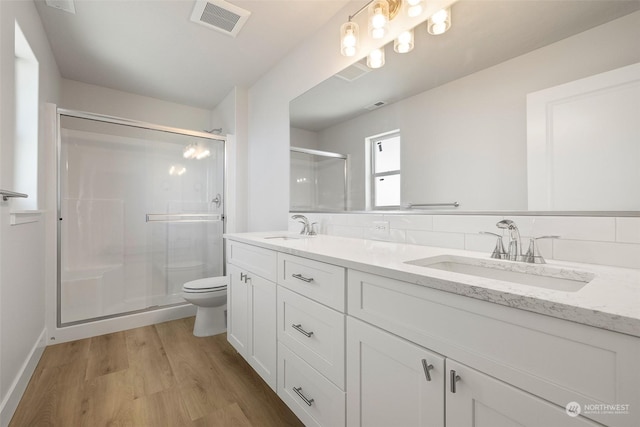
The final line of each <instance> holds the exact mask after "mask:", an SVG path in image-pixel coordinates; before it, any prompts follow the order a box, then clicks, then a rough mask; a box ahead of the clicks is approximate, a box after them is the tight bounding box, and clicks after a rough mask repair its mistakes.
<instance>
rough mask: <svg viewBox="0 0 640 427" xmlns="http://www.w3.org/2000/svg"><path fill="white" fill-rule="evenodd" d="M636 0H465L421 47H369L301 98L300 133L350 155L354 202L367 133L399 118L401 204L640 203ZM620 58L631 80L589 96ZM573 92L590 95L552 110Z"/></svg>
mask: <svg viewBox="0 0 640 427" xmlns="http://www.w3.org/2000/svg"><path fill="white" fill-rule="evenodd" d="M639 9H640V3H638V2H636V1H590V2H583V1H526V2H518V1H477V0H474V1H465V0H461V1H458V2H457V3H455V4H454V5H453V6H452V27H451V29H450V30H449V31H448V32H446V33H445V34H443V35H440V36H431V35H429V34H428V33H427V31H426V25H425V24H421V25H419V26H417V27H416V28H415V29H414V31H415V48H414V50H413V51H411V52H409V53H407V54H397V53H395V52H394V51H393V43H390V45H387V46H386V47H385V53H386V64H385V65H384V66H383V67H382V68H379V69H375V70H370V69H368V68H367V67H366V66H365V65H363V64H364V60H361V61H359V62H357V63H355V64H354V65H352V66H350V67H348V68H347V69H345V70H343V71H341V72H340V73H338V74H337V75H335V76H333V77H330V78H329V79H327V80H326V81H324V82H322V83H321V84H319V85H318V86H316V87H314V88H312V89H310V90H309V91H308V92H306V93H304V94H302V95H301V96H300V97H298V98H296V99H294V100H293V101H292V102H291V105H290V122H291V123H290V124H291V141H290V142H291V145H292V146H299V147H305V148H310V149H316V150H322V151H328V152H335V153H342V154H346V155H348V158H349V166H348V168H349V185H348V206H349V209H350V210H354V211H363V210H371V209H375V206H372V203H371V200H372V199H374V198H375V197H374V196H372V193H371V192H372V188H375V182H373V181H372V171H371V166H370V163H371V146H370V143H371V140H372V138H373V137H376V136H380V135H383V134H385V133H388V132H392V131H399V133H400V135H401V197H400V198H401V204H400V206H390V207H389V208H391V209H406V208H408V207H409V206H411V205H414V209H415V207H416V206H415V205H418V204H426V205H430V206H426V208H427V209H428V210H429V211H432V210H437V211H438V212H441V211H443V210H444V211H463V212H479V211H482V212H485V211H487V212H488V211H491V212H496V211H536V212H542V211H555V212H558V211H564V212H576V213H577V212H587V211H589V212H597V211H601V212H604V211H606V212H613V211H616V212H620V211H625V212H627V213H629V212H631V213H632V214H634V215H635V214H637V213H638V212H640V197H639V196H638V194H640V127H639V125H638V122H639V121H638V120H637V119H635V120H634V119H630V117H636V118H637V117H639V116H640V101H639V100H640V92H639V90H640V89H638V87H640V85H639V84H638V82H639V81H640V71H639V70H640V68H639V67H638V66H634V65H633V64H636V63H639V62H640V50H639V49H638V45H637V40H639V39H640V25H639V22H640V12H638V10H639ZM336 31H337V30H336ZM361 33H363V31H361ZM624 69H626V70H627V71H626V74H627V75H626V77H624V78H623V79H626V80H625V81H624V83H623V86H622V87H623V90H618V91H616V90H614V89H611V88H615V87H616V85H618V83H610V84H609V86H607V88H608V89H606V90H604V92H603V89H602V88H600V89H597V90H595V92H593V93H598V94H599V95H602V96H599V97H591V98H589V99H587V98H588V97H585V95H584V94H585V93H591V92H590V90H591V89H590V88H591V87H592V85H596V86H597V85H598V84H599V83H598V81H600V80H602V78H603V77H602V76H603V75H607V73H609V72H613V73H614V74H615V73H616V72H617V73H618V74H619V70H624ZM616 70H618V71H616ZM594 80H595V83H594ZM581 84H582V85H583V86H584V85H585V84H586V85H587V86H585V87H582V88H578V89H577V90H578V92H575V91H574V93H573V94H571V95H569V94H567V92H566V91H564V92H563V88H565V86H572V85H573V86H576V85H577V86H580V85H581ZM559 93H560V94H559ZM621 93H622V94H623V95H622V100H621V99H620V97H618V95H619V94H621ZM625 94H626V95H625ZM563 96H564V98H562V97H563ZM567 99H587V101H586V102H584V103H578V104H576V105H571V108H566V109H565V110H562V111H557V116H554V118H555V121H552V122H549V123H547V122H545V120H544V117H545V111H547V110H545V108H546V109H548V108H551V107H550V106H553V105H567V103H566V100H567ZM614 107H615V108H614ZM585 109H587V112H586V113H585V111H584V110H585ZM536 112H537V113H536ZM536 114H537V115H536ZM554 114H556V113H554ZM540 117H542V118H543V120H542V123H540ZM564 117H571V118H572V120H570V121H569V122H570V124H567V123H566V121H564ZM532 123H536V124H535V125H532ZM587 125H590V126H587ZM545 126H546V127H545ZM602 126H605V128H604V129H602ZM620 126H623V127H624V129H622V130H621V131H619V128H620ZM612 130H614V131H615V132H617V133H614V134H612V133H611V131H612ZM554 131H555V132H556V133H555V134H554ZM575 132H577V133H575ZM580 132H581V133H580ZM536 133H537V134H538V135H537V136H536V135H532V134H536ZM540 133H542V139H540V135H539V134H540ZM549 135H553V137H554V138H555V139H553V140H550V139H549V138H548V136H549ZM560 136H562V138H561V137H560ZM545 138H546V139H545ZM587 139H588V141H587V142H584V141H586V140H587ZM545 147H546V148H545ZM549 147H551V148H549ZM545 150H546V151H545ZM558 155H559V156H560V157H556V156H558ZM611 174H615V175H616V176H615V179H610V176H611ZM372 182H373V183H372ZM292 185H294V184H293V183H292ZM613 187H615V188H616V191H615V192H612V191H611V189H612V188H613ZM292 191H293V190H292ZM612 193H615V194H616V195H617V196H616V197H613V196H612V195H611V194H612ZM601 196H602V197H601ZM605 196H606V197H605ZM454 202H457V203H459V206H458V207H454V206H453V203H454ZM440 204H443V205H444V206H440ZM292 210H294V208H293V207H292Z"/></svg>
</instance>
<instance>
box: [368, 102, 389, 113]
mask: <svg viewBox="0 0 640 427" xmlns="http://www.w3.org/2000/svg"><path fill="white" fill-rule="evenodd" d="M385 105H387V103H386V101H378V102H374V103H373V104H371V105H367V106H366V107H364V109H365V110H369V111H371V110H375V109H378V108H380V107H384V106H385Z"/></svg>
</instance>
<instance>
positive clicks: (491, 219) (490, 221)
mask: <svg viewBox="0 0 640 427" xmlns="http://www.w3.org/2000/svg"><path fill="white" fill-rule="evenodd" d="M503 219H504V217H501V216H491V215H434V216H433V231H445V232H453V233H479V232H480V231H490V232H492V233H500V230H498V229H497V228H496V223H497V222H498V221H501V220H503Z"/></svg>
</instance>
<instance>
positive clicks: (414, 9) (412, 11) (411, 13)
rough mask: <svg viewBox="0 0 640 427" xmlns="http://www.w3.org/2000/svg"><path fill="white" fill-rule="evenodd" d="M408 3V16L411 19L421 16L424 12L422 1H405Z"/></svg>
mask: <svg viewBox="0 0 640 427" xmlns="http://www.w3.org/2000/svg"><path fill="white" fill-rule="evenodd" d="M405 1H406V2H407V3H406V4H407V6H406V7H407V16H408V17H409V18H415V17H416V16H418V15H420V14H421V13H422V11H423V10H424V8H423V5H422V0H405Z"/></svg>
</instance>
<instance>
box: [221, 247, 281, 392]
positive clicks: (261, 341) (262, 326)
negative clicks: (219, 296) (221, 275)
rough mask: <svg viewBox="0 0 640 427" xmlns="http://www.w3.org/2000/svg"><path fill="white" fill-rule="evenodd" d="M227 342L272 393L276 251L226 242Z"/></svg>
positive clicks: (273, 386)
mask: <svg viewBox="0 0 640 427" xmlns="http://www.w3.org/2000/svg"><path fill="white" fill-rule="evenodd" d="M227 275H228V276H229V288H228V290H227V299H228V301H227V307H228V321H227V340H228V341H229V342H230V343H231V345H232V346H233V347H234V348H235V349H236V350H237V351H238V353H240V354H241V355H242V357H244V359H245V360H246V361H247V362H249V364H250V365H251V367H252V368H253V369H254V370H255V371H256V372H257V373H258V374H260V376H261V377H262V379H264V380H265V382H266V383H267V384H269V386H270V387H271V388H272V389H274V390H276V380H277V378H276V366H277V358H276V355H277V343H276V284H275V279H276V252H274V251H271V250H268V249H264V248H259V247H257V246H252V245H247V244H244V243H239V242H236V241H228V242H227Z"/></svg>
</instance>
